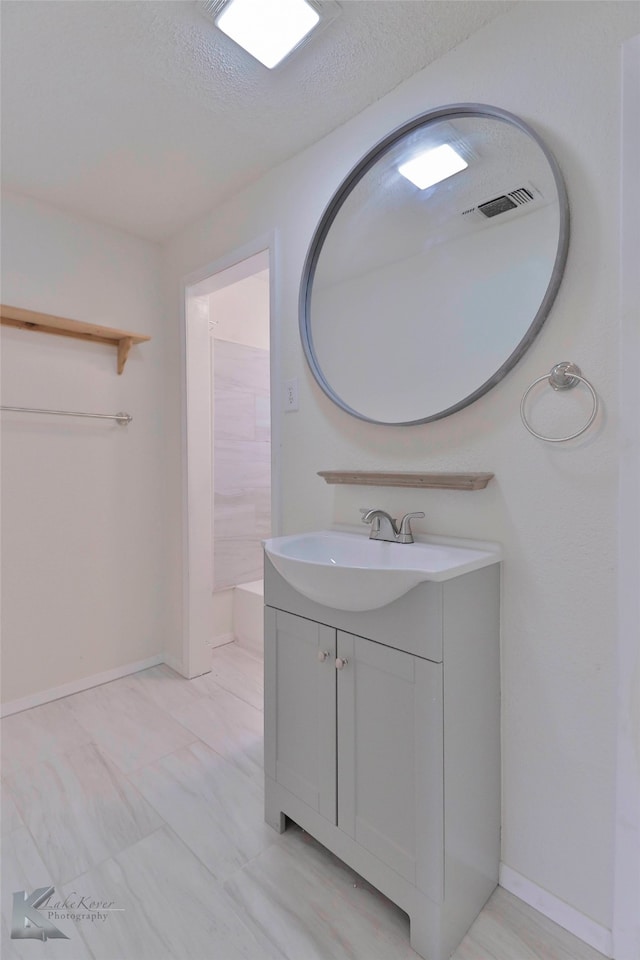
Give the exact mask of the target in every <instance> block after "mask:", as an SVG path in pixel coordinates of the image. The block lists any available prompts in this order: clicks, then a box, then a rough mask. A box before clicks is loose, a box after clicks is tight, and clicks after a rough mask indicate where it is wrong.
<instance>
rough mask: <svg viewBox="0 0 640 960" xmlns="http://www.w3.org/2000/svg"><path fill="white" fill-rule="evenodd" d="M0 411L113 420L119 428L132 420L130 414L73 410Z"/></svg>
mask: <svg viewBox="0 0 640 960" xmlns="http://www.w3.org/2000/svg"><path fill="white" fill-rule="evenodd" d="M0 410H10V411H12V412H13V413H46V414H51V415H52V416H56V417H90V418H91V419H92V420H115V421H116V423H119V424H120V426H124V424H126V423H131V421H132V420H133V417H132V416H131V414H130V413H77V412H76V411H74V410H39V409H38V408H36V407H5V406H0Z"/></svg>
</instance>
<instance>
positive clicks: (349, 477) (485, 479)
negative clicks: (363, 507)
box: [318, 470, 493, 490]
mask: <svg viewBox="0 0 640 960" xmlns="http://www.w3.org/2000/svg"><path fill="white" fill-rule="evenodd" d="M318 476H319V477H324V480H325V481H326V483H352V484H361V485H362V486H368V487H422V488H423V489H425V490H484V488H485V487H486V485H487V484H488V483H489V481H490V480H491V478H492V477H493V474H492V473H371V472H369V471H358V470H320V471H319V472H318Z"/></svg>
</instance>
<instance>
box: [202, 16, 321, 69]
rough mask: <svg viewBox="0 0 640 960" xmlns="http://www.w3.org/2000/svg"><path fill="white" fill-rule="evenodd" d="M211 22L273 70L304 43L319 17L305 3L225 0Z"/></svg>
mask: <svg viewBox="0 0 640 960" xmlns="http://www.w3.org/2000/svg"><path fill="white" fill-rule="evenodd" d="M216 6H219V5H218V4H217V5H216ZM214 22H215V24H216V26H217V27H218V28H219V29H220V30H222V32H223V33H226V35H227V36H228V37H230V38H231V39H232V40H233V41H235V43H237V44H239V45H240V46H241V47H243V49H245V50H246V51H247V53H250V54H251V56H252V57H255V59H256V60H259V61H260V63H262V64H264V66H265V67H269V69H272V68H273V67H275V66H277V64H279V63H281V62H282V60H284V58H285V57H287V56H288V55H289V54H290V53H291V52H292V50H295V49H296V47H298V46H299V45H300V44H301V43H302V42H303V41H304V40H305V38H306V37H307V36H308V35H309V34H310V33H311V31H312V30H313V29H314V27H316V26H317V25H318V23H319V22H320V14H319V13H318V11H317V10H316V9H315V7H314V5H312V4H311V3H308V2H307V0H228V2H226V3H225V4H224V6H223V7H222V10H221V11H220V12H219V13H218V14H217V16H216V18H215V21H214Z"/></svg>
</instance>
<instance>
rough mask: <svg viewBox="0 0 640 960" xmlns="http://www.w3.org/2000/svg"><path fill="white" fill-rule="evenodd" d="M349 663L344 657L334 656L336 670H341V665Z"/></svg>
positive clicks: (344, 665)
mask: <svg viewBox="0 0 640 960" xmlns="http://www.w3.org/2000/svg"><path fill="white" fill-rule="evenodd" d="M348 663H349V661H348V660H347V658H346V657H337V658H336V670H342V669H343V667H346V665H347V664H348Z"/></svg>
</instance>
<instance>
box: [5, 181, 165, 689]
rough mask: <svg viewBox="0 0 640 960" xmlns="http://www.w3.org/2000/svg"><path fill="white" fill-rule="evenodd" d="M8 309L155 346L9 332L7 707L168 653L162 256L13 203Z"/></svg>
mask: <svg viewBox="0 0 640 960" xmlns="http://www.w3.org/2000/svg"><path fill="white" fill-rule="evenodd" d="M2 241H3V242H2V255H3V257H2V300H3V302H4V303H7V304H11V305H13V306H19V307H26V308H31V309H34V310H39V311H42V312H44V313H52V314H56V315H59V316H64V317H71V318H73V319H77V320H85V321H90V322H95V323H97V324H104V325H106V326H114V327H119V328H123V329H128V330H133V331H135V332H139V333H143V334H149V335H151V337H152V340H151V341H150V342H149V343H145V344H141V345H139V346H136V347H133V348H132V351H131V353H130V355H129V359H128V361H127V364H126V367H125V370H124V372H123V374H122V375H121V376H118V374H117V371H116V351H115V349H114V348H113V347H110V346H107V345H102V344H91V343H87V342H84V341H80V340H74V339H68V338H66V337H56V336H50V335H47V334H41V333H32V332H29V331H25V330H18V329H12V328H8V327H3V328H2V403H4V404H9V405H15V406H26V407H43V408H56V409H63V410H79V411H87V412H97V413H116V412H117V411H119V410H124V411H127V412H129V413H131V414H132V416H133V418H134V419H133V422H132V423H131V424H130V425H128V426H126V427H120V426H118V425H117V424H115V423H113V422H110V421H104V422H103V421H97V420H95V421H94V420H81V419H70V418H62V417H45V416H28V415H26V414H15V413H3V414H2V418H3V424H2V427H3V431H2V434H3V436H2V467H3V474H2V527H3V529H2V573H3V582H2V586H3V602H2V654H3V656H2V666H3V671H2V673H3V676H2V696H3V702H6V701H14V700H18V699H21V698H23V697H27V696H30V695H34V694H38V693H40V692H42V691H44V690H47V689H49V688H52V687H57V686H59V685H62V684H68V683H72V682H73V681H77V680H81V679H82V678H85V677H89V676H92V675H94V674H98V673H102V672H104V671H109V670H114V669H116V668H118V667H122V666H123V665H126V664H130V663H136V662H138V661H143V660H146V659H148V658H150V657H153V656H154V655H157V654H161V653H162V650H163V646H164V642H165V631H166V627H165V620H166V618H165V615H164V606H163V604H164V601H163V597H164V595H165V592H166V579H165V571H164V566H163V564H164V559H163V558H164V556H165V543H164V531H163V524H164V522H165V511H164V490H165V487H164V480H163V472H164V471H163V467H164V458H163V450H164V446H163V444H164V440H163V432H162V418H163V409H162V406H163V382H164V377H163V364H164V353H163V342H162V339H163V338H162V313H161V299H160V254H159V248H158V247H157V246H156V245H155V244H152V243H149V242H147V241H145V240H139V239H136V238H134V237H131V236H128V235H127V234H124V233H121V232H119V231H117V230H113V229H111V228H108V227H103V226H101V225H98V224H95V223H92V222H90V221H87V220H82V219H77V218H73V217H69V216H67V215H65V214H63V213H61V212H59V211H57V210H55V209H53V208H51V207H48V206H44V205H42V204H39V203H35V202H34V201H31V200H28V199H25V198H21V197H17V196H6V197H5V198H4V200H3V209H2Z"/></svg>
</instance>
